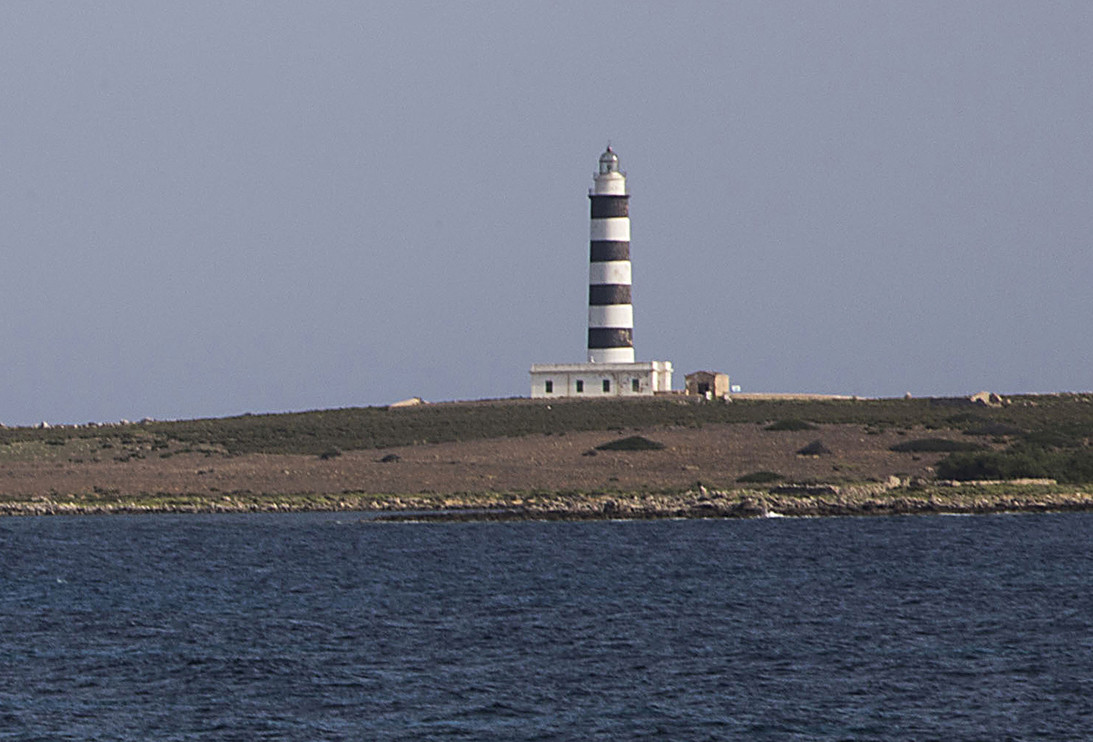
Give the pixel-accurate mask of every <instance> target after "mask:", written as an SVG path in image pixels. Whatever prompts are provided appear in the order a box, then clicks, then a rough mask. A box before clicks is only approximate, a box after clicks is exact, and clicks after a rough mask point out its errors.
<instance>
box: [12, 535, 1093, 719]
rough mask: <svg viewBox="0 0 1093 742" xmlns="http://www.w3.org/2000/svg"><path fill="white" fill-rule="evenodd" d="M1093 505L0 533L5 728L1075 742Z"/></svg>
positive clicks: (1091, 679) (1086, 639) (1091, 590)
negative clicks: (973, 513) (855, 514)
mask: <svg viewBox="0 0 1093 742" xmlns="http://www.w3.org/2000/svg"><path fill="white" fill-rule="evenodd" d="M1091 536H1093V515H1089V514H1069V515H1023V516H989V517H988V516H985V517H975V518H952V517H923V518H911V517H904V518H871V519H867V518H856V519H850V518H839V519H820V520H788V519H786V520H751V521H740V520H729V521H661V522H629V523H628V522H596V523H465V524H430V525H399V524H378V523H369V522H360V521H358V520H356V519H355V518H354V517H352V516H346V515H345V514H341V515H332V514H311V515H246V516H230V515H227V516H226V515H217V516H138V517H125V516H115V517H95V518H36V519H32V518H28V519H6V520H2V521H0V739H4V740H9V739H18V740H23V739H50V740H56V739H79V740H149V739H156V740H189V739H232V740H234V739H239V740H254V739H276V740H349V739H352V740H358V739H379V740H386V739H467V740H509V739H542V740H551V739H671V740H718V739H759V740H762V739H771V740H774V739H777V740H787V739H800V740H806V739H807V740H842V739H1014V740H1019V739H1050V740H1060V739H1086V738H1090V737H1093V556H1091V549H1090V538H1091Z"/></svg>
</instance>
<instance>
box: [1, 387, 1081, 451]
mask: <svg viewBox="0 0 1093 742" xmlns="http://www.w3.org/2000/svg"><path fill="white" fill-rule="evenodd" d="M1008 401H1009V404H1007V405H1005V406H1002V407H986V406H981V405H975V404H972V403H970V402H968V401H967V400H965V399H962V398H957V399H945V398H932V399H926V398H924V399H880V400H807V401H798V400H746V401H735V402H732V403H723V402H698V401H694V400H691V399H684V398H668V397H664V398H654V399H640V400H587V401H586V400H582V401H571V400H570V401H567V400H556V401H552V402H551V403H549V404H548V403H545V402H540V401H530V400H523V399H517V400H494V401H483V402H464V403H445V404H437V405H422V406H419V407H409V408H397V409H390V408H386V407H364V408H347V409H338V410H318V411H312V412H296V413H285V414H272V415H242V416H239V417H228V418H211V419H203V420H181V421H171V422H147V423H135V424H129V425H110V426H102V427H89V426H81V427H63V428H48V429H37V428H4V429H0V451H2V450H3V448H2V447H3V446H9V447H10V446H12V445H18V444H37V445H36V446H34V447H35V448H41V449H42V450H48V448H49V446H50V445H51V444H52V445H60V444H63V443H65V442H68V443H72V440H71V439H74V438H75V439H85V440H86V441H87V442H88V443H94V444H95V445H96V446H101V447H107V448H114V449H115V450H116V451H117V454H118V455H120V456H124V455H145V454H147V453H148V452H154V451H168V450H170V451H175V452H177V451H202V450H207V451H217V452H220V453H226V454H228V455H236V454H246V453H299V454H312V455H321V454H323V453H324V452H330V451H333V450H341V451H349V450H356V449H376V448H385V447H390V446H407V445H418V444H424V443H440V442H450V441H468V440H480V439H488V438H504V437H512V436H523V435H529V434H534V433H538V434H547V435H552V434H553V435H556V434H561V433H566V432H571V431H592V430H627V429H630V430H634V429H648V428H653V427H657V426H687V427H701V426H702V425H706V424H714V423H733V424H763V425H772V424H777V423H778V422H779V421H793V423H794V424H796V423H797V422H808V423H814V424H825V423H849V424H857V425H863V426H866V428H867V430H873V431H879V430H884V429H889V428H895V429H901V430H903V429H906V430H910V429H912V428H915V427H922V428H926V429H928V430H955V431H961V432H967V433H969V434H975V435H990V436H993V437H994V438H995V440H996V441H997V442H1013V443H1014V444H1015V445H1016V444H1020V445H1022V446H1024V448H1023V449H1022V450H1024V451H1025V453H1027V451H1028V448H1029V446H1030V445H1031V446H1032V447H1033V448H1034V449H1035V448H1036V447H1037V446H1039V447H1040V448H1050V449H1053V450H1057V449H1060V448H1062V449H1067V450H1071V449H1074V450H1079V451H1081V450H1083V449H1084V450H1085V451H1086V452H1088V451H1089V450H1090V447H1089V446H1090V440H1091V439H1093V394H1057V395H1037V396H1015V397H1011V398H1009V400H1008ZM962 456H964V457H965V458H966V457H969V456H974V454H962Z"/></svg>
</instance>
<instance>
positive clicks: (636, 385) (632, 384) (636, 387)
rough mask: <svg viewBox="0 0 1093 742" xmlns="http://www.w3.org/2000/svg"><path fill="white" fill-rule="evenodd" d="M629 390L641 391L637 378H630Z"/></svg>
mask: <svg viewBox="0 0 1093 742" xmlns="http://www.w3.org/2000/svg"><path fill="white" fill-rule="evenodd" d="M630 391H632V392H640V391H641V383H640V382H639V381H638V380H637V379H630Z"/></svg>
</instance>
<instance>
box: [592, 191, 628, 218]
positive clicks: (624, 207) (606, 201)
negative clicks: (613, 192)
mask: <svg viewBox="0 0 1093 742" xmlns="http://www.w3.org/2000/svg"><path fill="white" fill-rule="evenodd" d="M588 197H589V198H590V199H591V200H592V218H593V219H613V218H616V217H620V216H630V207H629V205H628V203H627V202H628V201H629V199H630V197H629V196H594V195H592V194H589V196H588Z"/></svg>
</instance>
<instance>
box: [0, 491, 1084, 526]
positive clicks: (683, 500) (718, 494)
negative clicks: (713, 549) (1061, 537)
mask: <svg viewBox="0 0 1093 742" xmlns="http://www.w3.org/2000/svg"><path fill="white" fill-rule="evenodd" d="M320 511H342V512H360V513H368V514H370V518H369V519H371V520H384V521H449V522H452V521H516V520H604V519H610V520H617V519H630V520H650V519H664V518H762V517H824V516H866V515H926V514H969V515H971V514H989V513H1002V512H1062V511H1093V492H1091V491H1083V490H1080V489H1076V488H1074V489H1071V488H1065V487H1060V486H1058V485H1040V484H1000V483H999V484H994V483H992V484H988V485H978V486H975V485H973V486H967V485H966V486H963V487H953V486H937V485H933V486H928V487H923V486H921V485H919V486H908V485H906V484H903V483H899V484H896V483H894V482H890V483H886V484H863V485H850V486H835V485H822V484H821V485H791V486H781V487H773V488H770V489H764V490H758V489H748V490H732V491H714V490H707V489H706V488H698V489H696V490H688V491H685V492H679V493H635V494H623V493H610V494H561V493H559V494H540V493H536V494H521V495H517V494H508V495H498V494H492V493H484V494H465V495H458V496H432V495H410V496H394V495H391V496H382V495H380V496H377V495H363V494H362V495H345V494H343V495H336V496H313V495H306V496H299V497H291V496H288V497H286V496H278V497H272V496H266V497H262V496H249V497H221V498H209V497H207V496H192V497H186V496H182V497H174V498H170V499H156V498H141V497H134V498H120V499H114V500H105V499H98V498H51V497H36V498H33V499H30V500H24V501H9V502H3V503H0V517H2V516H33V515H107V514H134V513H254V512H268V513H275V512H320Z"/></svg>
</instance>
